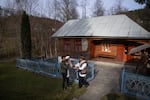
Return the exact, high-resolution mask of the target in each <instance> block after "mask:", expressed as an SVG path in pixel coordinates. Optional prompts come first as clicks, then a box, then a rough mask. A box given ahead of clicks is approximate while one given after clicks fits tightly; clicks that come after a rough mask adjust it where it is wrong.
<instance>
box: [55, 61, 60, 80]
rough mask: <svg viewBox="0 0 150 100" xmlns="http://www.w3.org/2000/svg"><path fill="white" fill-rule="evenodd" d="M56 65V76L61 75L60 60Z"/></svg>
mask: <svg viewBox="0 0 150 100" xmlns="http://www.w3.org/2000/svg"><path fill="white" fill-rule="evenodd" d="M55 67H56V77H59V62H58V60H57V62H56V64H55Z"/></svg>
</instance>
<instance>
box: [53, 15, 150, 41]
mask: <svg viewBox="0 0 150 100" xmlns="http://www.w3.org/2000/svg"><path fill="white" fill-rule="evenodd" d="M53 37H99V38H129V39H134V38H135V39H150V33H149V32H148V31H146V30H145V29H144V28H142V27H141V26H140V25H138V24H137V23H135V22H134V21H133V20H131V19H130V18H129V17H127V16H126V15H112V16H101V17H94V18H88V19H78V20H70V21H68V22H67V23H66V24H64V25H63V26H62V27H61V28H60V29H59V30H58V31H57V32H56V33H55V34H54V35H53Z"/></svg>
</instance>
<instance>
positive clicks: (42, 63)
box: [16, 58, 94, 82]
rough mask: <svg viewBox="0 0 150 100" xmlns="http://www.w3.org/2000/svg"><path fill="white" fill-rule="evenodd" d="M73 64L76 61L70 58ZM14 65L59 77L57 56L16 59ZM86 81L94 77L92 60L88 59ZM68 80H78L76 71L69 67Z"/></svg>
mask: <svg viewBox="0 0 150 100" xmlns="http://www.w3.org/2000/svg"><path fill="white" fill-rule="evenodd" d="M71 62H72V63H73V64H76V63H77V62H78V60H77V59H71ZM16 67H18V68H22V69H25V70H29V71H32V72H35V73H41V74H45V75H49V76H52V77H61V73H60V71H59V69H60V68H59V61H58V59H57V58H51V59H16ZM88 69H89V70H88V74H87V81H90V80H92V79H94V62H92V61H88ZM69 71H70V80H71V81H75V82H78V72H77V71H76V70H74V69H73V68H69Z"/></svg>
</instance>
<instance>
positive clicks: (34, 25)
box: [0, 16, 63, 59]
mask: <svg viewBox="0 0 150 100" xmlns="http://www.w3.org/2000/svg"><path fill="white" fill-rule="evenodd" d="M20 25H21V16H8V17H0V52H1V53H0V59H2V58H5V57H14V56H20V55H21V49H20V29H21V28H20ZM30 25H31V35H32V48H33V55H35V56H36V55H40V56H43V55H44V54H43V53H45V52H46V51H45V50H46V49H47V48H48V47H47V45H50V43H51V42H53V41H52V39H51V41H50V37H51V35H52V34H53V33H54V31H57V29H59V28H60V27H61V26H62V25H63V23H62V22H59V21H55V20H52V19H48V18H40V17H34V16H30ZM51 46H53V45H51ZM47 51H49V50H47ZM52 52H53V51H52ZM47 53H48V52H47ZM47 55H48V54H47ZM49 55H50V54H49Z"/></svg>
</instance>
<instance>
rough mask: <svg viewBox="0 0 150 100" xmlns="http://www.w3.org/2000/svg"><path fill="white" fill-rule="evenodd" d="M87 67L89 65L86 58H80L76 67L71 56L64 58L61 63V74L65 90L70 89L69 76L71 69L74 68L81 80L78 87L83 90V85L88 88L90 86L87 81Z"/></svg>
mask: <svg viewBox="0 0 150 100" xmlns="http://www.w3.org/2000/svg"><path fill="white" fill-rule="evenodd" d="M87 66H88V63H87V61H86V60H85V57H84V56H80V60H79V62H78V63H77V64H75V65H73V64H72V63H71V61H70V56H62V57H61V63H60V72H61V74H62V88H63V90H66V89H67V87H69V76H70V75H69V68H73V69H74V70H77V72H78V78H79V85H78V87H79V88H81V87H82V86H83V85H85V86H86V87H87V86H88V85H89V83H88V82H87V81H86V75H87Z"/></svg>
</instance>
